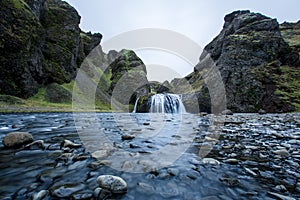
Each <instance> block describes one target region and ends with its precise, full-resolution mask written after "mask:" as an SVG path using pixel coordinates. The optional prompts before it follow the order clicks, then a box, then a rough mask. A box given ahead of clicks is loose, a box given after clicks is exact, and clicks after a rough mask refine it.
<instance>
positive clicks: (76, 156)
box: [73, 153, 91, 161]
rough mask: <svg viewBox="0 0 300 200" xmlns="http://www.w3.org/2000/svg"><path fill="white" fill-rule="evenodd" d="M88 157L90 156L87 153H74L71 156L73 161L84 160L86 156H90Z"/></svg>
mask: <svg viewBox="0 0 300 200" xmlns="http://www.w3.org/2000/svg"><path fill="white" fill-rule="evenodd" d="M90 157H91V156H90V155H87V154H84V153H82V154H78V155H75V156H74V157H73V161H81V160H86V159H88V158H90Z"/></svg>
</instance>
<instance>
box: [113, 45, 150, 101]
mask: <svg viewBox="0 0 300 200" xmlns="http://www.w3.org/2000/svg"><path fill="white" fill-rule="evenodd" d="M112 54H113V53H111V55H110V57H113V56H114V58H113V59H112V58H110V59H111V61H112V62H111V64H110V66H109V68H110V69H111V73H112V76H111V84H110V88H109V93H110V95H111V96H112V97H113V98H114V99H116V100H117V101H118V102H120V103H121V104H123V105H128V104H129V103H132V104H134V101H135V99H136V98H137V97H138V96H144V95H147V94H148V93H149V92H150V86H149V83H148V79H147V71H146V66H145V65H144V63H143V61H142V60H141V59H140V58H139V57H138V56H137V55H136V54H135V53H134V51H131V50H126V49H123V50H122V51H120V52H119V53H117V54H114V55H112Z"/></svg>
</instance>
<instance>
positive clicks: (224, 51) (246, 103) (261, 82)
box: [173, 11, 300, 112]
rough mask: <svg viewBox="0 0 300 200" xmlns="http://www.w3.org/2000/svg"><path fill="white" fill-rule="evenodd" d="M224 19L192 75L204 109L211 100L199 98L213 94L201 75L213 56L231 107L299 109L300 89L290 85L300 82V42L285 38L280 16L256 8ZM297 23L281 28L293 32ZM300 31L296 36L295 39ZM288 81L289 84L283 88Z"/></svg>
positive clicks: (284, 25) (228, 105)
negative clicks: (277, 19)
mask: <svg viewBox="0 0 300 200" xmlns="http://www.w3.org/2000/svg"><path fill="white" fill-rule="evenodd" d="M224 21H225V23H224V26H223V29H222V31H221V32H220V34H219V35H218V36H217V37H216V38H215V39H214V40H213V41H212V42H211V43H209V44H208V45H207V46H206V47H205V49H204V52H203V53H202V55H201V56H200V61H199V64H197V65H196V66H195V68H194V73H192V74H191V75H189V76H187V77H186V79H187V80H188V81H189V83H190V84H191V85H192V86H193V87H194V89H195V90H196V92H195V94H196V95H197V96H198V100H199V106H200V111H201V110H204V111H207V108H209V107H210V104H209V101H206V102H207V103H205V102H203V101H201V99H202V98H199V97H203V96H204V97H207V96H208V93H211V92H212V91H209V90H207V89H205V88H206V84H205V80H204V79H203V78H201V75H202V74H203V71H204V68H205V67H207V66H205V58H206V56H207V55H208V54H209V55H210V57H211V59H212V60H213V61H214V63H215V65H216V66H217V69H218V70H219V71H220V73H221V76H222V80H223V83H224V85H225V89H226V98H227V107H228V108H229V109H231V110H232V111H234V112H257V111H258V110H259V109H264V110H266V111H267V112H289V111H294V110H295V108H296V107H297V105H298V104H299V103H300V102H298V101H297V98H296V99H294V97H298V99H299V96H297V95H299V92H297V91H296V90H299V89H296V88H290V87H289V82H293V83H294V84H295V85H297V84H299V80H297V78H296V77H295V73H292V72H296V74H297V73H298V74H299V71H300V68H299V54H298V52H296V50H297V46H296V45H295V47H293V48H292V47H290V46H289V44H288V43H287V42H286V41H285V40H284V38H283V36H282V34H281V29H280V26H279V24H278V22H277V21H276V19H271V18H269V17H266V16H264V15H262V14H259V13H251V12H250V11H235V12H233V13H231V14H228V15H226V16H225V18H224ZM295 26H296V25H287V24H283V25H282V26H281V27H282V29H283V30H284V31H287V30H288V29H291V27H293V29H295V28H294V27H295ZM295 34H296V33H295ZM295 34H294V35H293V34H291V35H292V36H290V38H295ZM297 37H299V35H298V36H297ZM290 40H292V39H290ZM293 74H294V75H293ZM175 83H176V81H175V82H174V81H173V84H175ZM282 83H284V84H285V86H286V87H281V86H282V85H281V84H282ZM175 85H176V84H175ZM295 85H293V87H296V86H295ZM205 93H206V94H205ZM291 93H292V95H290V94H291ZM203 103H204V104H203ZM188 106H190V107H193V106H191V105H188Z"/></svg>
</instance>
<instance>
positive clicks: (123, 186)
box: [97, 175, 127, 194]
mask: <svg viewBox="0 0 300 200" xmlns="http://www.w3.org/2000/svg"><path fill="white" fill-rule="evenodd" d="M97 183H98V185H99V187H101V188H103V189H105V190H108V191H110V192H111V193H114V194H123V193H126V192H127V183H126V182H125V181H124V180H123V179H122V178H121V177H118V176H112V175H102V176H99V177H98V178H97Z"/></svg>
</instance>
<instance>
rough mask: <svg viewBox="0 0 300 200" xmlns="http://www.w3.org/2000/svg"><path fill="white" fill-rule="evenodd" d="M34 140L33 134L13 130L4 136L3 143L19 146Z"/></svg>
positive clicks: (10, 146) (9, 145)
mask: <svg viewBox="0 0 300 200" xmlns="http://www.w3.org/2000/svg"><path fill="white" fill-rule="evenodd" d="M31 142H33V136H32V135H31V134H29V133H27V132H11V133H8V134H7V135H6V136H5V137H4V138H3V141H2V143H3V145H4V146H5V147H8V148H12V147H19V146H22V145H25V144H28V143H31Z"/></svg>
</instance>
